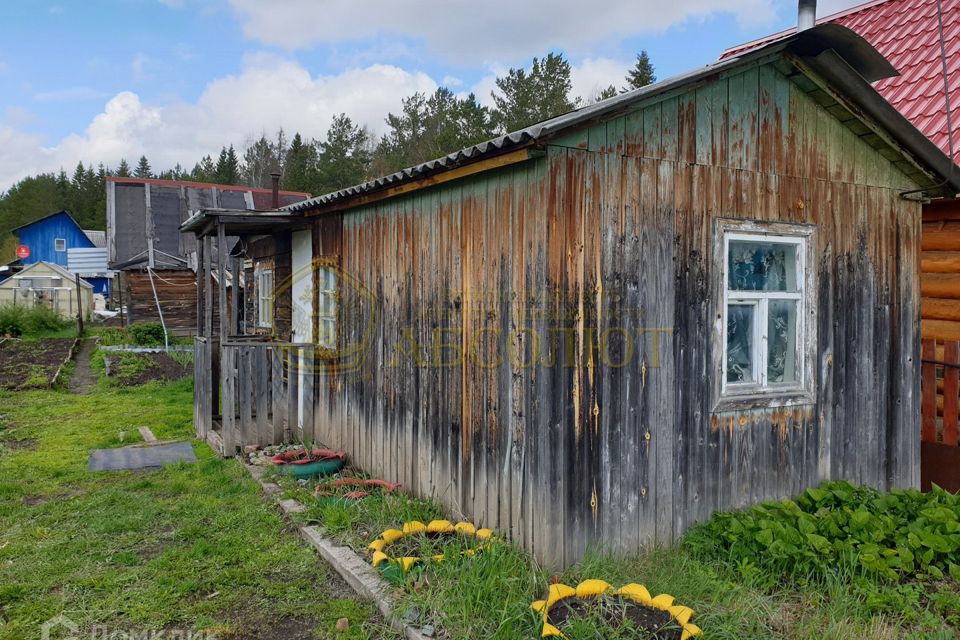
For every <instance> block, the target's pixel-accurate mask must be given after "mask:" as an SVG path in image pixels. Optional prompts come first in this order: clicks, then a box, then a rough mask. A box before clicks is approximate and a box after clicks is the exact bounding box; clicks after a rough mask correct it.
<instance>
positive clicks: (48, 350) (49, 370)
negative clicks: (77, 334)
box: [0, 338, 74, 391]
mask: <svg viewBox="0 0 960 640" xmlns="http://www.w3.org/2000/svg"><path fill="white" fill-rule="evenodd" d="M73 343H74V339H73V338H48V339H47V340H38V341H36V342H30V341H26V340H6V341H4V343H3V344H2V345H0V388H4V389H8V390H11V391H19V390H22V389H37V388H44V387H49V386H50V385H52V384H53V378H54V376H55V375H56V374H57V371H58V370H59V369H60V367H61V366H62V365H63V363H64V362H66V360H67V358H69V357H70V350H71V348H72V347H73Z"/></svg>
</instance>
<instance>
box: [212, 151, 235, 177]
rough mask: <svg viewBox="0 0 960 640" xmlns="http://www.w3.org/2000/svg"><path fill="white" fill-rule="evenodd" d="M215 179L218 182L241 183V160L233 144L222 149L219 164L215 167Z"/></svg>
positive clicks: (218, 159)
mask: <svg viewBox="0 0 960 640" xmlns="http://www.w3.org/2000/svg"><path fill="white" fill-rule="evenodd" d="M214 181H215V182H216V183H217V184H240V160H239V159H238V158H237V152H236V150H235V149H234V148H233V145H232V144H231V145H230V147H229V148H227V147H223V148H222V149H220V157H219V158H217V166H216V168H215V169H214Z"/></svg>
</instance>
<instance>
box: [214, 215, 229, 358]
mask: <svg viewBox="0 0 960 640" xmlns="http://www.w3.org/2000/svg"><path fill="white" fill-rule="evenodd" d="M227 262H228V257H227V236H226V234H225V233H224V232H223V225H222V224H218V225H217V278H218V280H219V283H218V284H219V287H218V292H219V294H220V300H219V303H220V344H223V343H224V342H226V341H227V335H229V331H228V329H229V327H230V318H229V317H228V312H227Z"/></svg>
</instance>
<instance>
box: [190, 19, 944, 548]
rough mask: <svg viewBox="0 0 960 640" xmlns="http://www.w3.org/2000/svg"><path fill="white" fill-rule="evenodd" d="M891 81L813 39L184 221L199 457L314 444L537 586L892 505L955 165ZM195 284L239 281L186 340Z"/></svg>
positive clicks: (916, 429) (915, 434) (855, 49)
mask: <svg viewBox="0 0 960 640" xmlns="http://www.w3.org/2000/svg"><path fill="white" fill-rule="evenodd" d="M894 73H895V71H894V70H893V69H892V67H891V66H890V65H889V64H888V63H887V61H886V60H885V59H884V58H883V57H882V56H880V55H879V54H878V53H877V52H876V51H875V50H874V49H873V48H872V47H871V46H870V45H869V44H867V43H866V41H864V40H863V39H862V38H860V37H859V36H857V35H856V34H854V33H853V32H851V31H849V30H847V29H845V28H843V27H840V26H837V25H824V26H820V27H816V28H813V29H809V30H806V31H803V32H802V33H800V34H796V35H790V36H788V37H784V38H782V39H779V40H777V41H775V42H772V43H769V44H766V45H764V46H762V47H760V48H757V49H754V50H751V51H749V52H746V53H743V54H742V55H739V56H736V57H731V58H728V59H725V60H722V61H720V62H718V63H715V64H713V65H710V66H708V67H706V68H704V69H701V70H697V71H695V72H692V73H689V74H686V75H684V76H680V77H677V78H674V79H671V80H666V81H663V82H660V83H657V84H655V85H651V86H648V87H645V88H642V89H639V90H636V91H632V92H629V93H625V94H622V95H619V96H616V97H614V98H611V99H608V100H604V101H602V102H599V103H597V104H594V105H591V106H588V107H585V108H582V109H580V110H577V111H574V112H572V113H569V114H566V115H563V116H559V117H557V118H554V119H552V120H548V121H545V122H542V123H539V124H537V125H534V126H531V127H529V128H527V129H524V130H522V131H519V132H515V133H511V134H509V135H506V136H503V137H500V138H497V139H495V140H492V141H489V142H486V143H483V144H480V145H476V146H474V147H470V148H468V149H464V150H462V151H459V152H457V153H454V154H451V155H449V156H446V157H444V158H441V159H438V160H435V161H432V162H428V163H425V164H422V165H419V166H417V167H413V168H410V169H407V170H404V171H402V172H399V173H396V174H393V175H390V176H385V177H382V178H379V179H377V180H374V181H371V182H368V183H365V184H363V185H358V186H356V187H352V188H350V189H346V190H343V191H339V192H336V193H331V194H327V195H324V196H320V197H317V198H313V199H310V200H306V201H304V202H301V203H296V204H293V205H289V206H286V207H282V208H280V209H278V210H275V211H265V212H245V211H231V210H215V209H210V210H200V211H197V212H195V213H194V214H193V215H192V216H191V217H190V218H189V220H187V221H186V223H185V224H184V225H183V226H182V228H181V230H182V231H183V232H184V233H191V234H195V235H196V236H197V239H198V250H199V252H200V255H199V265H200V269H201V271H202V272H203V277H201V278H199V279H198V282H199V283H200V287H201V292H200V295H199V296H198V318H199V326H198V336H197V338H196V343H195V354H196V378H195V385H196V387H195V391H196V398H195V403H196V404H195V419H196V428H197V434H198V436H199V437H203V438H207V439H208V440H209V441H211V442H212V443H214V445H215V446H216V447H218V448H219V449H220V451H221V452H222V453H223V454H224V455H228V456H232V455H235V454H236V453H237V452H238V450H240V448H241V447H242V446H244V445H248V444H259V445H266V444H271V443H276V442H281V441H289V440H298V439H301V438H303V439H310V440H315V441H320V442H323V443H324V444H326V445H329V446H331V447H335V448H342V449H345V450H347V451H349V452H350V453H351V455H352V459H353V462H354V464H355V465H357V466H358V467H360V468H362V469H364V470H366V471H368V472H370V473H373V474H376V475H378V476H380V477H383V478H386V479H389V480H391V481H396V482H400V483H402V484H403V485H404V486H405V488H406V489H409V490H411V491H413V492H415V493H417V494H419V495H422V496H426V497H432V498H435V499H436V500H438V501H439V502H441V503H442V504H443V505H445V506H446V507H447V508H448V509H449V510H450V511H451V512H453V513H460V514H462V515H464V516H467V517H470V518H473V519H474V520H475V521H477V522H478V523H481V524H482V525H483V526H487V527H491V528H495V529H498V530H500V531H502V532H503V533H504V534H505V535H508V536H509V537H510V538H511V539H513V540H514V541H515V542H516V543H518V544H519V545H521V546H523V547H524V548H526V549H527V550H529V551H531V552H533V553H534V554H535V555H536V556H537V557H538V558H539V559H540V561H542V562H543V563H544V564H545V565H547V566H550V567H562V566H565V565H568V564H570V563H572V562H574V561H576V560H577V559H579V558H580V557H581V556H582V555H583V553H584V552H585V550H586V548H587V547H588V546H590V545H594V546H602V547H605V548H607V549H611V550H616V551H631V550H636V549H638V548H639V547H640V546H641V545H645V544H649V543H667V542H670V541H672V540H674V539H676V537H678V536H679V535H680V534H682V533H683V531H684V530H685V529H686V528H687V527H689V526H690V525H691V524H693V523H695V522H698V521H702V520H704V519H705V518H707V517H709V515H710V514H711V513H713V512H714V511H716V510H720V509H731V508H737V507H742V506H746V505H748V504H751V503H755V502H758V501H761V500H765V499H774V498H781V497H785V496H789V495H792V494H796V493H798V492H800V491H802V490H803V489H804V488H806V487H809V486H812V485H816V484H818V483H820V482H822V481H825V480H830V479H846V480H850V481H852V482H857V483H863V484H868V485H872V486H875V487H878V488H881V489H888V488H893V487H913V486H918V484H919V482H920V476H919V457H920V312H919V309H920V281H919V275H920V260H919V258H920V250H921V244H920V233H921V206H922V201H923V200H925V199H929V198H940V197H953V196H955V194H957V193H958V192H960V170H958V168H957V167H955V166H954V164H953V163H952V161H951V160H950V159H949V158H947V156H946V155H945V154H944V153H943V152H941V151H940V150H939V149H938V148H937V147H936V146H935V145H933V144H932V143H931V142H930V141H929V140H928V139H927V138H926V137H924V136H923V135H922V134H921V133H920V132H918V131H917V130H916V129H915V128H914V127H913V126H912V125H911V124H910V123H909V122H907V121H906V120H905V119H904V118H903V116H901V115H900V114H899V113H898V112H897V111H896V110H895V109H893V108H892V107H891V106H890V105H889V104H888V103H887V102H886V101H884V100H883V99H882V98H881V97H880V96H879V95H878V94H877V93H876V91H875V90H874V89H873V88H872V87H871V86H870V82H872V81H874V80H877V79H878V78H881V77H887V76H889V75H892V74H894ZM231 236H236V237H238V238H239V239H240V241H239V242H238V243H237V245H236V247H235V248H233V250H232V251H231V250H230V247H228V246H227V242H226V238H228V237H231ZM214 245H216V246H218V251H216V252H214V251H213V250H212V247H213V246H214ZM214 253H216V261H215V262H214V261H213V260H212V257H211V256H213V255H214ZM214 270H216V271H219V273H221V274H225V273H226V272H228V271H229V272H231V274H232V277H233V281H234V282H238V281H241V280H242V282H243V283H244V287H243V289H242V292H241V291H239V287H233V288H232V290H231V292H230V293H229V294H228V293H227V292H226V290H225V289H224V285H223V283H224V282H225V281H227V279H228V278H226V277H220V278H217V279H216V282H219V283H220V284H219V286H220V288H221V291H220V295H219V296H218V297H217V305H218V307H219V313H220V314H221V316H222V317H224V318H228V321H226V322H221V323H220V327H219V331H217V332H216V333H214V324H213V321H212V318H213V316H214V315H215V314H214V309H213V300H214V296H213V295H212V291H211V290H210V286H209V283H211V282H214V279H211V277H210V275H211V273H212V272H213V271H214ZM241 274H242V277H241ZM204 283H207V284H206V285H205V284H204ZM228 295H230V296H241V295H242V296H243V300H242V301H241V300H239V298H238V299H236V300H234V301H233V303H232V304H228V298H227V296H228ZM240 305H243V307H244V309H245V310H246V313H245V318H246V322H244V323H243V324H241V323H240V322H239V320H238V318H237V313H236V311H235V310H236V309H238V308H239V306H240Z"/></svg>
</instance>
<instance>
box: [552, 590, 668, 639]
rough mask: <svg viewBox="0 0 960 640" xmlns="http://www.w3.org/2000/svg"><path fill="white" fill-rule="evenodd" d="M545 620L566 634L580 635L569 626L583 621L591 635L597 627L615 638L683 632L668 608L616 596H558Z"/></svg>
mask: <svg viewBox="0 0 960 640" xmlns="http://www.w3.org/2000/svg"><path fill="white" fill-rule="evenodd" d="M548 620H549V622H550V624H552V625H554V626H556V627H558V628H560V629H561V630H562V631H564V633H566V634H567V635H568V636H570V637H577V636H578V635H580V634H578V633H577V632H576V630H574V629H573V628H571V627H574V626H575V625H576V624H577V623H578V622H581V623H582V622H587V624H586V628H587V629H589V630H590V631H589V634H590V636H591V637H595V633H596V631H597V629H603V630H604V631H606V632H608V633H609V634H610V635H612V634H616V637H618V638H646V639H648V640H680V638H681V636H682V633H683V631H682V629H680V626H679V625H678V624H677V623H676V621H675V620H674V619H673V617H672V616H671V615H670V614H669V613H668V612H666V611H661V610H659V609H654V608H652V607H645V606H643V605H641V604H639V603H636V602H632V601H629V600H622V599H620V598H597V599H594V600H590V601H585V600H581V599H580V598H568V599H565V600H561V601H560V602H558V603H557V604H555V605H553V607H552V608H551V609H550V615H549V618H548Z"/></svg>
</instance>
